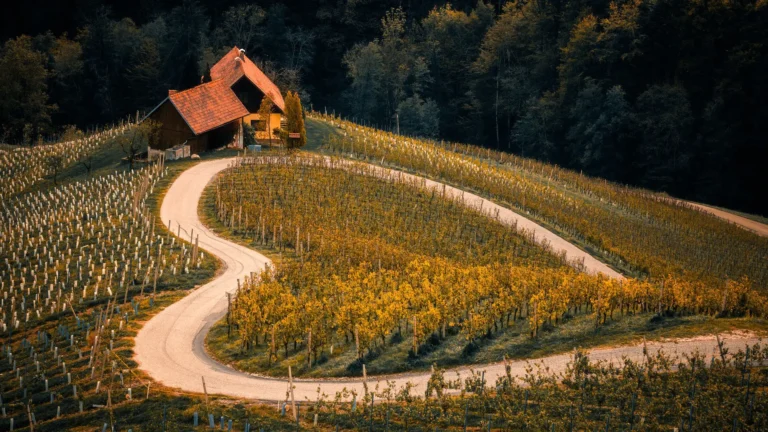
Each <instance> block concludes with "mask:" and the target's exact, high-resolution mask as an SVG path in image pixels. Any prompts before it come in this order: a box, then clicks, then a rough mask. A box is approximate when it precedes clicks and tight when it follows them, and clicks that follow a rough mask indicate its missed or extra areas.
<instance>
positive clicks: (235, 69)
mask: <svg viewBox="0 0 768 432" xmlns="http://www.w3.org/2000/svg"><path fill="white" fill-rule="evenodd" d="M239 55H240V49H239V48H237V47H234V48H232V49H231V50H230V51H229V52H228V53H227V54H226V55H224V57H222V58H221V60H219V61H218V62H217V63H216V64H215V65H213V67H212V68H211V78H213V79H214V80H217V79H221V80H224V81H225V82H226V83H227V84H228V85H230V86H231V85H233V84H234V83H236V82H237V81H238V80H239V79H240V78H242V77H246V78H248V80H250V81H251V82H252V83H253V85H255V86H256V87H258V88H259V90H261V92H262V93H264V94H265V95H266V96H268V97H269V98H270V99H271V100H272V102H273V103H274V104H275V105H276V106H277V107H278V108H279V109H280V111H282V112H285V101H284V100H283V95H282V94H280V89H278V88H277V86H276V85H275V83H273V82H272V80H270V79H269V78H268V77H267V76H266V75H264V72H262V71H261V69H259V67H258V66H256V65H255V64H254V63H253V62H252V61H251V59H249V58H248V57H247V56H243V60H242V61H236V60H235V58H237V57H238V56H239Z"/></svg>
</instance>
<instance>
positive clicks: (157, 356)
mask: <svg viewBox="0 0 768 432" xmlns="http://www.w3.org/2000/svg"><path fill="white" fill-rule="evenodd" d="M234 161H235V159H234V158H232V159H218V160H211V161H205V162H201V163H199V164H197V165H195V166H194V167H192V168H190V169H188V170H187V171H185V172H184V173H182V174H181V175H180V176H179V178H178V179H176V180H175V181H174V182H173V184H172V185H171V187H170V188H169V190H168V192H167V193H166V195H165V198H164V200H163V203H162V206H161V209H160V215H161V218H162V220H163V221H164V223H166V224H169V225H168V228H169V229H170V230H171V231H172V232H174V233H175V232H177V230H178V229H179V227H181V229H182V230H183V231H184V232H185V233H186V234H185V235H186V236H187V237H189V236H190V233H194V234H195V235H199V246H200V247H201V248H203V249H205V250H206V251H208V252H209V253H211V254H213V255H215V256H217V257H218V258H219V259H221V260H222V261H223V263H224V264H225V266H226V267H225V269H224V271H223V272H222V273H221V274H220V275H219V276H218V277H216V278H215V279H214V280H212V281H211V282H209V283H207V284H205V285H203V286H201V287H199V288H197V289H195V290H194V291H192V292H191V293H190V294H189V295H187V296H186V297H185V298H183V299H182V300H180V301H178V302H177V303H174V304H173V305H171V306H169V307H167V308H166V309H164V310H163V311H161V312H160V313H158V314H157V315H155V316H154V317H153V318H152V319H150V320H149V321H148V322H147V323H146V324H145V325H144V327H143V328H142V329H141V330H140V331H139V334H138V335H137V337H136V345H135V359H136V360H137V361H138V363H139V367H141V368H142V369H143V370H145V371H146V372H147V373H148V374H149V375H150V376H151V377H152V378H154V379H155V380H157V381H159V382H161V383H162V384H164V385H166V386H169V387H174V388H179V389H182V390H184V391H190V392H198V393H200V392H202V391H203V384H202V379H203V378H204V379H205V384H206V387H207V391H208V393H209V394H223V395H228V396H232V397H237V398H246V399H256V400H263V401H281V400H287V390H288V384H287V380H286V379H280V378H270V377H261V376H256V375H252V374H247V373H244V372H240V371H237V370H234V369H232V368H231V367H228V366H226V365H223V364H221V363H219V362H217V361H216V360H214V359H212V358H211V357H210V356H209V355H208V354H207V353H206V351H205V336H206V334H207V333H208V331H209V330H210V328H211V326H212V325H213V324H214V323H215V322H216V321H217V320H219V319H220V318H221V317H223V316H224V314H225V313H226V308H227V296H226V294H227V293H231V292H234V291H235V290H236V287H237V280H238V279H240V280H243V279H244V277H245V276H246V275H249V274H250V273H251V272H258V271H260V270H262V269H264V268H265V266H266V265H267V264H269V263H270V260H269V259H268V258H267V257H265V256H263V255H261V254H259V253H258V252H256V251H254V250H251V249H248V248H245V247H243V246H240V245H238V244H235V243H232V242H230V241H228V240H225V239H223V238H220V237H218V236H217V235H216V234H214V233H213V232H211V231H210V230H209V229H207V228H206V227H205V226H204V225H203V224H202V222H201V221H200V219H199V217H198V203H199V201H200V197H201V195H202V193H203V190H204V189H205V187H206V185H207V184H208V183H209V182H210V181H211V179H213V178H214V176H215V175H216V174H218V173H219V172H221V171H223V170H225V169H227V168H228V167H230V165H231V164H232V163H234ZM379 170H380V171H378V172H381V173H383V175H389V176H408V177H410V178H411V180H415V181H419V182H420V184H422V185H423V187H427V188H439V190H440V191H443V190H444V191H445V193H446V195H451V196H454V197H457V198H460V199H462V200H463V201H464V202H465V203H466V204H467V205H471V206H473V207H475V208H479V209H482V211H485V212H487V213H488V214H489V215H492V216H494V217H497V218H498V220H499V221H500V222H501V223H504V224H509V225H512V224H516V226H517V227H519V228H523V229H526V230H529V231H533V235H534V238H535V240H536V241H537V242H539V243H547V244H549V245H550V247H552V249H553V250H554V251H556V252H561V253H564V254H565V255H566V258H567V259H569V260H571V261H579V262H582V263H583V266H584V269H585V271H589V272H593V273H595V272H600V273H604V274H606V275H607V276H609V277H614V278H622V276H621V275H620V274H619V273H617V272H615V271H614V270H612V269H610V268H609V267H607V266H606V265H605V264H603V263H601V262H600V261H597V260H596V259H595V258H593V257H592V256H590V255H589V254H587V253H586V252H584V251H582V250H580V249H578V248H577V247H575V246H573V245H571V244H570V243H568V242H567V241H565V240H564V239H562V238H560V237H559V236H557V235H556V234H554V233H552V232H551V231H549V230H546V229H544V228H542V227H541V226H539V225H537V224H536V223H534V222H533V221H531V220H529V219H527V218H525V217H523V216H520V215H518V214H516V213H515V212H513V211H511V210H509V209H506V208H503V207H500V206H498V205H496V204H494V203H492V202H490V201H488V200H485V199H483V198H481V197H479V196H477V195H473V194H470V193H466V192H463V191H461V190H459V189H455V188H452V187H450V186H446V185H443V184H441V183H438V182H434V181H431V180H426V179H421V178H420V177H416V176H412V175H408V174H403V173H400V172H398V171H390V170H386V169H384V168H379ZM377 175H378V174H377ZM725 339H726V346H728V347H729V348H731V349H732V350H736V349H739V348H743V347H744V345H745V344H754V343H756V342H757V341H758V338H757V337H754V336H752V335H732V336H727V337H726V338H725ZM647 348H648V350H649V351H650V352H651V353H653V352H655V351H657V350H659V349H663V350H664V351H665V352H667V353H670V354H675V353H676V354H683V353H691V352H694V351H697V350H698V351H700V352H703V353H706V354H710V353H713V352H714V351H715V349H716V341H715V338H714V336H708V337H698V338H693V339H685V340H675V341H669V342H649V343H648V344H647ZM589 356H590V358H592V359H593V360H609V361H610V360H620V359H621V358H622V357H623V356H626V357H627V358H630V359H633V360H640V359H642V357H643V346H642V345H637V346H620V347H611V348H605V349H594V350H592V351H590V354H589ZM570 359H571V354H570V353H569V354H561V355H554V356H550V357H546V358H543V359H538V360H536V362H537V363H538V362H542V363H543V364H544V365H545V366H546V367H548V368H549V370H550V371H551V372H554V373H559V372H563V371H564V370H565V367H566V365H567V363H568V362H569V361H570ZM527 364H528V362H527V361H513V362H509V366H510V368H511V373H512V375H513V376H522V375H524V374H525V372H526V371H525V367H526V365H527ZM472 368H473V369H474V370H475V371H485V378H486V382H488V383H489V385H492V384H493V383H494V382H495V381H496V378H497V377H499V376H501V375H504V374H505V365H504V364H503V363H495V364H489V365H474V366H472ZM469 371H470V368H469V367H462V368H457V369H452V370H450V371H448V372H446V375H445V376H446V378H447V379H454V378H456V374H458V375H459V376H461V377H466V376H468V374H469V373H470V372H469ZM429 376H430V374H429V373H426V372H419V373H411V374H401V375H392V376H386V377H375V376H371V377H368V380H367V385H368V388H369V389H371V390H374V389H375V388H376V386H377V385H379V386H380V387H381V388H383V387H386V386H387V385H389V384H393V385H395V386H396V387H398V388H399V387H402V386H404V385H405V384H406V383H408V382H410V383H411V384H413V385H414V389H413V390H414V392H415V394H419V393H421V394H423V392H424V390H425V389H426V384H427V381H428V380H429ZM344 389H347V390H355V391H356V392H357V393H358V394H362V393H363V392H364V384H363V380H362V379H361V378H359V379H326V380H311V379H307V380H305V379H295V380H294V393H295V398H296V400H297V401H304V400H316V398H317V395H318V390H320V391H321V392H322V393H323V394H326V395H328V396H330V397H334V396H335V394H336V393H337V392H341V391H342V390H344Z"/></svg>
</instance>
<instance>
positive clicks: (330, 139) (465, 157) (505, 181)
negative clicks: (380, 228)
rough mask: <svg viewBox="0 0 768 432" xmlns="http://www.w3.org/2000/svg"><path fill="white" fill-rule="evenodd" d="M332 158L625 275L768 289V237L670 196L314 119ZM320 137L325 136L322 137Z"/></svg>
mask: <svg viewBox="0 0 768 432" xmlns="http://www.w3.org/2000/svg"><path fill="white" fill-rule="evenodd" d="M312 117H313V118H314V121H313V122H312V123H314V127H316V128H321V129H323V130H324V131H326V132H325V135H324V148H325V149H326V150H327V151H329V152H332V153H337V154H341V155H346V156H352V157H357V158H361V159H365V160H367V161H370V162H373V163H378V164H384V165H389V166H395V167H399V168H402V169H405V170H408V171H413V172H417V173H420V174H422V175H426V176H428V177H431V178H435V179H439V180H442V181H445V182H448V183H450V184H453V185H456V186H457V187H462V188H465V189H467V190H471V191H476V192H478V193H480V194H481V195H484V196H487V197H489V198H491V199H493V200H496V201H498V202H500V203H504V204H505V205H509V206H510V207H511V208H513V209H517V210H519V211H521V212H522V213H523V214H527V215H530V216H531V217H533V218H534V219H535V220H537V221H539V222H541V223H542V224H544V225H545V226H549V227H552V228H553V229H554V230H555V231H556V232H558V233H561V234H562V235H564V236H565V237H566V238H571V239H573V240H574V241H576V242H577V243H580V244H582V245H583V247H585V248H586V249H588V250H590V251H591V252H592V253H593V254H595V255H597V256H601V257H602V258H603V259H605V260H606V261H607V262H610V263H612V264H613V265H615V266H616V267H617V268H620V269H623V270H625V272H627V273H628V274H633V275H636V276H638V277H641V278H645V277H648V278H650V279H652V280H654V281H660V280H662V279H665V278H668V277H675V278H680V279H682V280H684V281H686V282H691V283H698V284H703V285H706V286H709V287H713V288H714V287H717V289H720V290H727V288H726V285H727V283H728V282H727V281H728V280H742V279H743V280H744V281H747V280H748V281H749V282H747V283H749V284H753V285H754V286H755V287H756V289H757V290H759V291H761V292H764V291H765V289H766V288H767V287H768V238H764V237H758V236H757V235H755V234H753V233H751V232H748V231H746V230H744V229H741V228H739V227H737V226H735V225H732V224H728V223H726V222H723V221H722V220H720V219H717V218H715V217H713V216H711V215H708V214H705V213H702V212H699V211H696V210H693V209H691V208H686V207H685V206H681V205H679V204H676V203H675V202H673V200H671V199H669V198H668V197H666V196H664V195H660V194H656V193H652V192H649V191H645V190H642V189H634V188H629V187H625V186H622V185H617V184H613V183H609V182H606V181H604V180H600V179H594V178H589V177H586V176H583V175H581V174H579V173H576V172H573V171H568V170H564V169H560V168H557V167H555V166H552V165H547V164H544V163H540V162H536V161H534V160H531V159H524V158H519V157H517V156H514V155H511V154H507V153H502V152H495V151H491V150H487V149H481V148H478V147H474V146H468V145H462V144H453V143H443V142H436V141H427V140H420V139H416V138H409V137H403V136H398V135H395V134H391V133H387V132H383V131H379V130H376V129H372V128H368V127H363V126H360V125H357V124H354V123H351V122H348V121H343V120H341V119H338V118H334V117H331V116H324V115H320V114H312ZM316 133H317V132H316Z"/></svg>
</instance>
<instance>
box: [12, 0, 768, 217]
mask: <svg viewBox="0 0 768 432" xmlns="http://www.w3.org/2000/svg"><path fill="white" fill-rule="evenodd" d="M48 3H49V2H44V1H41V0H32V1H27V2H17V3H15V4H13V5H11V6H10V8H9V9H8V13H5V14H3V17H1V18H0V24H2V26H1V27H2V30H0V40H2V41H3V43H2V47H1V48H0V125H2V127H1V128H0V141H2V142H5V143H11V144H37V143H40V142H43V141H46V140H48V139H52V138H54V137H56V136H57V135H58V134H60V133H61V132H62V131H63V130H64V129H65V127H66V126H67V125H75V126H77V127H79V128H81V129H87V128H93V127H94V126H97V125H100V124H105V123H108V122H112V121H114V120H115V119H118V118H121V117H125V116H128V115H135V113H136V111H137V110H138V111H147V110H149V109H151V108H152V107H154V106H155V105H156V104H157V103H159V102H160V101H161V100H162V98H163V97H164V96H165V95H166V94H167V91H168V89H176V90H182V89H185V88H189V87H191V86H194V85H196V84H198V83H199V82H200V78H201V76H203V75H204V74H205V73H206V70H207V69H208V68H209V67H210V65H212V64H213V63H214V62H215V61H216V60H217V59H218V58H219V56H220V55H221V54H222V53H223V52H224V51H225V50H228V49H231V47H232V46H235V45H237V46H238V47H241V48H243V49H245V50H246V53H248V56H249V57H250V58H252V59H254V61H256V62H257V63H258V65H259V67H261V68H262V69H263V70H264V71H265V72H266V73H267V74H268V75H269V76H270V77H271V78H273V79H274V80H275V82H276V83H277V84H278V86H279V87H280V88H281V90H282V91H283V92H287V91H297V92H298V93H299V94H300V95H301V98H302V103H303V106H305V107H306V108H310V109H314V110H316V111H321V112H324V111H327V112H328V113H331V112H334V113H337V114H341V115H343V116H344V117H345V118H348V119H350V120H353V121H356V122H359V123H362V124H366V125H372V126H377V127H380V128H382V129H388V130H393V131H394V130H399V131H400V132H401V133H403V134H408V135H415V136H421V137H428V138H434V139H438V140H445V141H452V142H465V143H471V144H478V145H482V146H485V147H489V148H493V149H497V150H503V151H506V152H512V153H515V154H518V155H521V156H524V157H531V158H536V159H539V160H542V161H547V162H552V163H555V164H558V165H560V166H562V167H566V168H571V169H575V170H577V171H582V172H584V173H586V174H591V175H596V176H600V177H602V178H605V179H608V180H612V181H616V182H620V183H626V184H631V185H638V186H643V187H647V188H651V189H654V190H660V191H665V192H668V193H670V194H672V195H675V196H680V197H684V198H688V199H692V200H697V201H702V202H706V203H711V204H715V205H722V206H726V207H731V208H734V209H739V210H744V211H748V212H755V213H761V214H766V213H768V201H766V200H764V199H760V198H762V197H764V194H765V184H768V174H766V170H764V169H762V165H763V164H764V163H765V162H766V160H768V144H767V143H768V140H766V138H765V137H766V135H768V134H767V132H768V107H766V105H765V103H764V101H766V100H768V83H766V80H765V76H766V72H767V71H768V48H767V47H766V42H767V41H768V2H766V1H765V0H738V1H724V0H712V1H702V0H689V1H680V0H622V1H607V0H589V1H587V0H530V1H525V0H515V1H505V0H498V1H494V2H487V3H486V2H483V1H480V2H478V1H474V0H472V1H469V0H457V1H454V2H451V3H450V4H449V3H447V2H443V1H419V0H410V1H407V2H402V1H394V0H381V1H374V0H357V1H342V0H320V1H315V2H311V3H307V2H301V1H296V0H283V1H282V2H271V1H270V2H266V1H256V2H247V3H244V2H238V1H223V2H214V1H211V0H207V1H199V0H183V1H176V0H162V1H152V2H149V1H138V2H118V1H112V2H105V1H99V0H75V1H66V2H57V3H55V4H48Z"/></svg>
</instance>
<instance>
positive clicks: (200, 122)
mask: <svg viewBox="0 0 768 432" xmlns="http://www.w3.org/2000/svg"><path fill="white" fill-rule="evenodd" d="M168 99H170V100H171V103H173V105H174V106H175V107H176V110H177V111H178V112H179V114H181V116H182V117H183V118H184V121H186V122H187V125H189V128H190V129H192V132H194V133H195V135H200V134H201V133H203V132H207V131H209V130H211V129H216V128H217V127H219V126H223V125H225V124H227V123H229V122H231V121H232V120H235V119H238V118H240V117H245V116H246V115H248V109H247V108H246V107H245V106H244V105H243V103H242V102H240V99H238V98H237V95H235V92H233V91H232V89H231V88H229V84H228V83H227V82H226V81H223V80H215V81H211V82H208V83H205V84H200V85H199V86H197V87H193V88H191V89H189V90H184V91H181V92H177V93H173V94H170V95H169V96H168Z"/></svg>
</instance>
